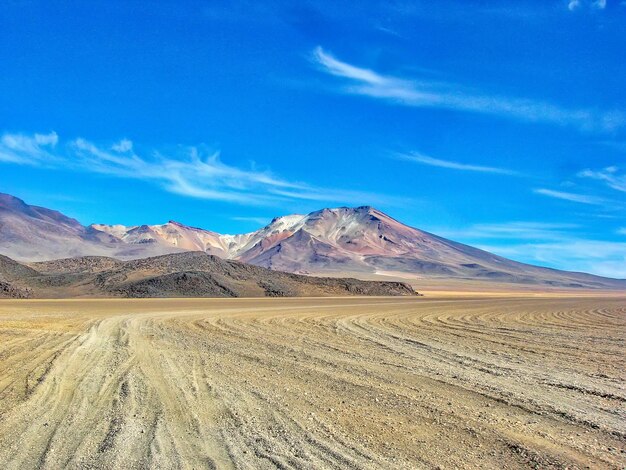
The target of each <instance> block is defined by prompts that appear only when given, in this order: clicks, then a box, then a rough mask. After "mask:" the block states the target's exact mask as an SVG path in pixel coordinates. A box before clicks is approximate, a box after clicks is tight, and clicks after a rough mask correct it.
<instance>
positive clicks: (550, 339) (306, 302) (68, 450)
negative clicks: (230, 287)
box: [0, 296, 626, 469]
mask: <svg viewBox="0 0 626 470" xmlns="http://www.w3.org/2000/svg"><path fill="white" fill-rule="evenodd" d="M625 323H626V299H624V298H620V297H617V296H615V297H613V298H604V299H599V298H593V297H589V298H585V297H579V298H565V297H562V298H559V297H554V296H553V297H545V298H533V299H524V298H515V297H509V298H498V297H493V298H489V299H481V298H475V297H457V298H430V299H428V298H325V299H319V298H318V299H212V300H207V299H170V300H125V299H124V300H122V299H108V300H62V301H60V300H59V301H42V300H32V301H31V300H22V301H12V300H5V301H0V468H4V469H24V468H50V469H52V468H65V467H67V468H125V469H126V468H150V467H152V468H342V469H344V468H434V467H437V466H441V467H442V468H452V467H459V468H478V467H481V468H525V467H536V468H551V467H554V468H563V467H569V468H585V467H591V468H620V467H623V466H624V465H626V454H625V452H626V446H625V439H626V424H625V423H626V419H625V418H626V416H625V411H624V410H625V407H624V403H625V401H626V386H625V381H624V379H625V377H624V375H625V374H624V370H626V367H625V366H626V364H625V362H626V361H625V359H624V350H625V349H624V342H625V335H624V332H625V329H624V328H625V326H626V325H625Z"/></svg>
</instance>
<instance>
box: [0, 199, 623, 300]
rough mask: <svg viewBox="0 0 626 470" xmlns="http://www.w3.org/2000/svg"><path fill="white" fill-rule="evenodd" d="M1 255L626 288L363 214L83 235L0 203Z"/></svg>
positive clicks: (323, 213)
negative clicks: (235, 230)
mask: <svg viewBox="0 0 626 470" xmlns="http://www.w3.org/2000/svg"><path fill="white" fill-rule="evenodd" d="M0 201H4V202H3V203H0V253H4V254H6V255H7V256H10V257H13V258H15V259H17V260H20V261H40V260H50V259H54V258H60V257H67V256H83V255H100V256H109V257H114V258H118V259H122V260H128V259H136V258H144V257H149V256H155V255H160V254H167V253H177V252H182V251H203V252H205V253H207V254H211V255H215V256H217V257H220V258H223V259H232V260H238V261H241V262H244V263H248V264H253V265H256V266H261V267H265V268H269V269H272V270H276V271H286V272H291V273H301V274H314V275H333V276H343V275H353V276H357V277H359V276H360V277H371V276H376V275H394V276H398V277H404V278H407V279H413V280H415V279H419V278H424V277H429V278H430V277H437V278H456V279H479V280H485V281H499V282H509V283H523V284H533V285H541V286H555V287H571V288H576V287H585V288H618V289H624V288H626V281H624V280H615V279H608V278H603V277H599V276H593V275H590V274H585V273H574V272H566V271H559V270H555V269H549V268H543V267H538V266H532V265H528V264H524V263H519V262H516V261H512V260H509V259H506V258H503V257H501V256H497V255H494V254H492V253H489V252H486V251H483V250H479V249H476V248H473V247H471V246H468V245H464V244H461V243H457V242H454V241H451V240H447V239H445V238H442V237H439V236H437V235H434V234H431V233H428V232H425V231H422V230H419V229H416V228H413V227H409V226H407V225H405V224H402V223H401V222H399V221H397V220H395V219H393V218H391V217H389V216H388V215H386V214H384V213H382V212H381V211H379V210H377V209H375V208H372V207H369V206H363V207H357V208H348V207H341V208H337V209H323V210H320V211H316V212H312V213H310V214H307V215H288V216H284V217H277V218H275V219H274V220H272V221H271V223H270V224H268V225H267V226H265V227H263V228H261V229H259V230H257V231H254V232H250V233H246V234H240V235H222V234H219V233H217V232H212V231H209V230H205V229H202V228H196V227H189V226H187V225H184V224H181V223H178V222H174V221H170V222H168V223H166V224H162V225H138V226H130V227H127V226H123V225H104V224H93V225H90V226H88V227H84V226H82V225H81V224H79V223H78V222H77V221H76V220H74V219H70V218H68V217H66V216H63V215H62V214H60V213H58V212H55V211H50V210H48V209H43V208H39V207H34V206H28V205H27V204H25V203H24V202H23V201H21V200H19V199H17V198H14V197H12V196H8V195H4V196H2V199H0Z"/></svg>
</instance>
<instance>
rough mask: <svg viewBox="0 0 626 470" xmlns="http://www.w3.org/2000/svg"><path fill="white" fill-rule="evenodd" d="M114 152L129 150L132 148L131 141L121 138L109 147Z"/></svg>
mask: <svg viewBox="0 0 626 470" xmlns="http://www.w3.org/2000/svg"><path fill="white" fill-rule="evenodd" d="M111 148H112V149H113V150H115V151H116V152H120V153H124V152H130V151H131V150H132V149H133V142H132V141H130V140H128V139H122V140H120V141H119V142H118V143H117V144H113V146H112V147H111Z"/></svg>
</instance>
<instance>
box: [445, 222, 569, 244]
mask: <svg viewBox="0 0 626 470" xmlns="http://www.w3.org/2000/svg"><path fill="white" fill-rule="evenodd" d="M577 228H579V225H577V224H559V223H546V222H526V221H512V222H502V223H493V224H474V225H471V226H470V227H468V228H465V229H462V230H452V231H451V230H446V229H441V230H437V231H436V233H437V234H440V235H443V236H446V237H450V238H453V239H455V238H456V239H464V240H468V239H469V240H479V239H498V240H540V241H546V240H562V239H564V238H566V237H569V232H570V231H572V230H574V229H577Z"/></svg>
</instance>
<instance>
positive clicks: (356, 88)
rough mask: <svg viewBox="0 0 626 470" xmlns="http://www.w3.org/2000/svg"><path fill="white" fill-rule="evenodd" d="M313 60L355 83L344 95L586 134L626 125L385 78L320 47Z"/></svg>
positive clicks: (616, 119)
mask: <svg viewBox="0 0 626 470" xmlns="http://www.w3.org/2000/svg"><path fill="white" fill-rule="evenodd" d="M313 60H314V61H315V62H316V63H317V64H318V65H319V66H320V67H321V69H322V70H323V71H324V72H326V73H328V74H330V75H333V76H337V77H341V78H345V79H348V80H350V81H352V82H355V84H354V85H350V86H347V87H345V88H344V89H343V91H344V92H346V93H349V94H355V95H362V96H369V97H371V98H378V99H381V100H386V101H389V102H392V103H395V104H400V105H404V106H415V107H433V108H444V109H454V110H459V111H468V112H476V113H483V114H491V115H496V116H504V117H509V118H514V119H519V120H524V121H532V122H546V123H553V124H558V125H568V126H575V127H578V128H580V129H582V130H586V131H613V130H615V129H617V128H620V127H622V126H623V125H624V124H626V116H624V114H623V113H621V112H618V111H614V112H607V113H597V112H595V111H591V110H585V109H566V108H562V107H559V106H556V105H553V104H550V103H546V102H542V101H536V100H530V99H520V98H510V97H504V96H492V95H485V94H481V93H477V92H473V91H467V90H465V89H464V88H463V87H460V86H459V85H457V84H452V83H442V82H435V81H430V80H421V81H417V80H406V79H402V78H398V77H393V76H387V75H383V74H381V73H378V72H375V71H373V70H370V69H366V68H361V67H357V66H354V65H351V64H348V63H346V62H343V61H341V60H339V59H337V58H335V57H334V56H333V55H332V54H330V53H328V52H326V51H324V49H322V48H321V47H320V46H318V47H316V48H315V49H314V51H313Z"/></svg>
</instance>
